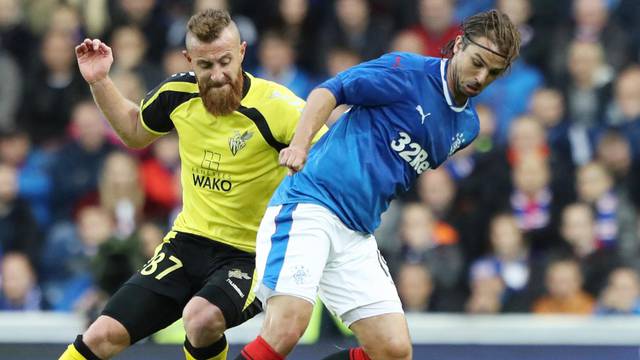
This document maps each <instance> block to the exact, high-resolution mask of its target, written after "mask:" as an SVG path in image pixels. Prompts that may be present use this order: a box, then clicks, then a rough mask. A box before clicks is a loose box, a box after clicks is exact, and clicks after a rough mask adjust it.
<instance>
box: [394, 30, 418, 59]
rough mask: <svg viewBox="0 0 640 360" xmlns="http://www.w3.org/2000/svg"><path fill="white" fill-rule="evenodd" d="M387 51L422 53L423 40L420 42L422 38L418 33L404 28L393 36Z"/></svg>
mask: <svg viewBox="0 0 640 360" xmlns="http://www.w3.org/2000/svg"><path fill="white" fill-rule="evenodd" d="M389 51H404V52H410V53H414V54H424V52H425V48H424V42H422V38H420V35H418V34H417V33H416V32H415V31H409V30H404V31H402V32H400V33H398V34H396V35H395V36H394V37H393V39H392V40H391V46H390V47H389Z"/></svg>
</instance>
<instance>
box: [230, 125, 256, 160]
mask: <svg viewBox="0 0 640 360" xmlns="http://www.w3.org/2000/svg"><path fill="white" fill-rule="evenodd" d="M252 136H253V133H252V132H250V131H248V130H247V131H245V132H243V133H242V134H240V132H239V131H237V130H236V131H235V134H234V135H233V136H232V137H230V138H229V150H231V154H233V156H235V155H236V154H237V153H238V151H240V150H242V149H244V147H245V146H246V145H247V140H249V139H251V137H252Z"/></svg>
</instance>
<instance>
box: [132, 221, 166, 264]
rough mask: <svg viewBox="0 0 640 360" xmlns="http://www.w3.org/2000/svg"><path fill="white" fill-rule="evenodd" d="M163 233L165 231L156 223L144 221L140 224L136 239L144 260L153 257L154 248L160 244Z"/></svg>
mask: <svg viewBox="0 0 640 360" xmlns="http://www.w3.org/2000/svg"><path fill="white" fill-rule="evenodd" d="M165 233H166V229H165V228H164V227H163V226H162V225H159V224H158V223H156V222H152V221H145V222H143V223H142V224H140V227H139V228H138V238H139V239H140V245H141V250H142V254H143V257H144V258H145V259H150V258H152V257H153V254H154V252H155V250H156V248H157V247H158V245H160V244H161V243H162V239H163V238H164V234H165Z"/></svg>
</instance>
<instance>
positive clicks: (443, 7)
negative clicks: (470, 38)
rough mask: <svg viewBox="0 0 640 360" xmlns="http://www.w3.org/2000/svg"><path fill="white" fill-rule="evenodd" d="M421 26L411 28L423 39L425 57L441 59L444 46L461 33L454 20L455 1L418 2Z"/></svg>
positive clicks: (423, 0) (430, 0) (429, 0)
mask: <svg viewBox="0 0 640 360" xmlns="http://www.w3.org/2000/svg"><path fill="white" fill-rule="evenodd" d="M416 3H417V6H418V8H417V10H418V16H419V24H417V25H414V26H413V27H411V28H409V30H410V31H412V32H414V33H416V34H417V35H418V36H420V38H421V39H422V43H423V47H424V53H423V55H427V56H435V57H439V56H440V55H441V50H442V48H444V46H445V45H446V44H447V43H448V42H449V41H451V40H452V39H454V38H455V37H456V35H458V33H459V32H460V29H459V26H458V23H456V22H455V20H454V17H453V15H454V8H455V7H454V5H455V4H454V1H453V0H419V1H416Z"/></svg>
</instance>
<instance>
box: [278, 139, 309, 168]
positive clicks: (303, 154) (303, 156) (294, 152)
mask: <svg viewBox="0 0 640 360" xmlns="http://www.w3.org/2000/svg"><path fill="white" fill-rule="evenodd" d="M306 161H307V150H306V149H304V148H301V147H299V146H289V147H286V148H284V149H282V150H280V165H282V166H286V167H288V168H289V175H293V174H295V173H297V172H298V171H300V170H302V168H303V167H304V164H305V162H306Z"/></svg>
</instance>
